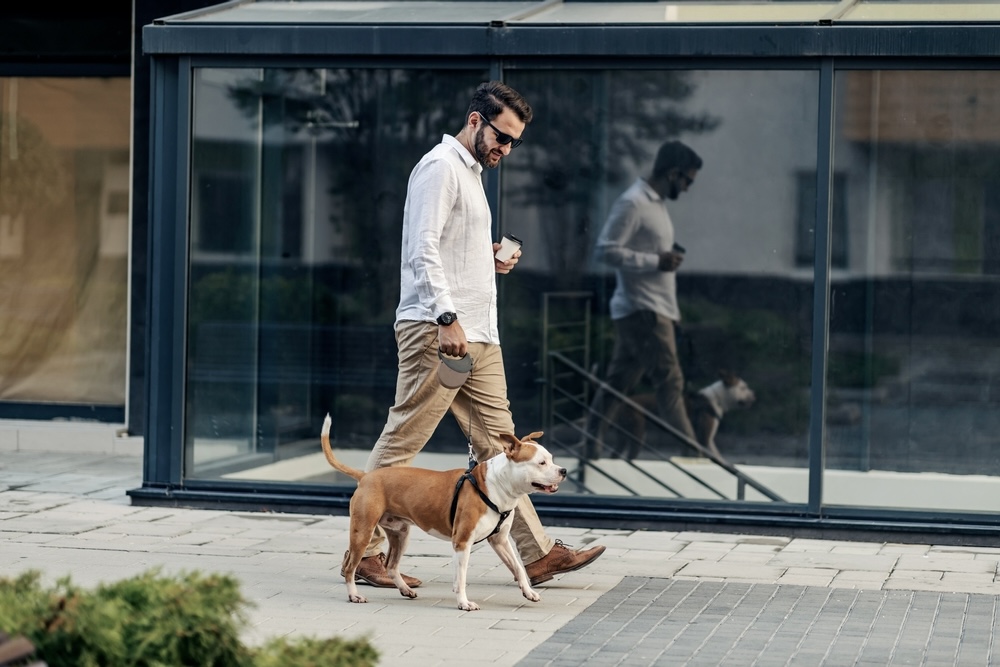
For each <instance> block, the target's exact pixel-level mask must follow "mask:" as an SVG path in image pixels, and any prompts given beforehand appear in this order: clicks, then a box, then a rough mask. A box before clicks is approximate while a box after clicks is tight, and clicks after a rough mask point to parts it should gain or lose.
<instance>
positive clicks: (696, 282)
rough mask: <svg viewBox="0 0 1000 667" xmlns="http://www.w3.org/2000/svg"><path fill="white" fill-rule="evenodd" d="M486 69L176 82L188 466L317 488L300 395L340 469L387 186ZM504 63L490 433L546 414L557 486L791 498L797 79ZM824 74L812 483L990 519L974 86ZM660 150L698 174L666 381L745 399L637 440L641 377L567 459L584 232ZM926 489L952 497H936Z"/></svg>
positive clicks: (208, 71)
mask: <svg viewBox="0 0 1000 667" xmlns="http://www.w3.org/2000/svg"><path fill="white" fill-rule="evenodd" d="M488 77H489V73H488V71H487V70H486V68H485V67H483V68H481V69H475V68H473V69H468V70H443V69H407V68H396V69H377V68H353V69H351V68H343V69H311V68H303V69H277V68H273V69H270V68H228V69H224V68H211V67H203V68H197V69H195V70H194V74H193V84H192V87H193V91H192V95H193V101H194V104H193V124H192V138H191V182H190V193H191V197H190V218H191V227H190V234H189V239H190V247H189V253H190V269H189V270H190V274H189V278H188V294H187V303H188V313H187V341H188V352H187V355H188V356H187V363H186V368H187V375H186V377H187V380H186V391H185V396H186V403H185V405H186V408H185V409H186V421H185V434H186V436H185V474H186V475H187V476H188V477H190V478H199V479H226V480H255V481H266V482H283V483H295V484H307V485H308V484H315V483H325V482H330V481H334V480H336V478H335V476H334V475H333V474H332V471H331V470H330V469H329V468H328V466H327V464H326V462H325V461H324V460H323V458H322V455H321V454H320V453H319V452H318V448H317V447H316V434H317V430H318V425H319V424H320V423H321V422H322V419H323V416H324V415H325V414H326V413H327V412H330V413H331V415H332V416H333V423H334V428H333V440H334V445H335V447H337V448H338V450H339V451H340V452H341V453H342V455H343V456H344V457H345V460H347V461H350V462H353V463H354V464H356V465H363V463H364V460H365V459H366V457H367V453H368V451H369V450H370V447H371V445H372V443H373V442H374V440H375V439H376V438H377V437H378V435H379V433H380V431H381V428H382V425H383V423H384V419H385V416H386V414H387V410H388V408H389V406H390V405H391V404H392V399H393V389H394V383H395V364H396V360H395V343H394V340H393V333H392V324H393V318H394V310H395V307H396V303H397V299H398V294H399V284H398V281H399V266H398V263H399V242H400V233H401V221H402V207H403V202H404V199H405V195H406V181H407V177H408V174H409V171H410V169H411V168H412V166H413V165H414V164H415V163H416V162H417V160H419V158H420V156H421V155H422V154H423V153H424V152H426V151H427V150H428V149H429V148H430V147H432V146H433V145H434V144H435V143H437V142H438V141H439V140H440V137H441V135H442V134H443V133H450V134H454V133H456V132H457V131H458V129H460V127H461V123H462V119H463V116H464V113H465V106H466V105H467V101H468V99H469V97H470V95H471V91H472V90H473V89H474V87H475V86H476V84H477V83H478V82H480V81H482V80H485V79H486V78H488ZM505 79H506V80H507V82H508V83H510V84H511V85H512V86H513V87H515V88H516V89H517V90H519V91H520V92H522V93H523V94H524V95H525V96H526V97H527V99H528V100H529V102H530V103H531V104H532V106H533V108H534V111H535V118H534V120H533V122H532V123H531V124H530V125H529V127H528V129H527V131H526V133H525V135H524V136H525V143H524V144H523V145H522V146H520V147H519V148H518V149H516V150H514V151H513V152H512V154H511V155H510V156H509V158H508V159H507V160H506V161H505V162H504V166H503V168H502V169H501V170H500V173H491V174H489V176H488V178H487V180H486V189H487V192H488V195H489V196H490V197H491V198H492V199H493V200H494V206H493V208H494V213H495V215H496V223H497V225H496V235H497V237H499V235H501V234H503V233H504V232H511V233H514V234H515V235H517V236H518V237H519V238H521V240H522V241H523V242H524V248H523V252H524V254H523V257H522V259H521V261H520V263H519V264H518V267H517V269H516V270H515V271H514V272H513V273H512V274H511V275H510V276H505V277H501V278H500V279H499V281H500V293H501V298H500V322H501V337H502V341H503V346H504V353H505V360H506V367H507V372H508V386H509V392H510V399H511V406H512V410H513V412H514V416H515V422H516V423H517V425H518V428H519V429H520V430H523V431H525V432H527V431H531V430H536V429H541V430H546V432H547V433H546V436H545V438H544V442H545V443H546V444H547V445H548V446H549V447H550V448H551V449H552V450H553V451H554V452H555V453H556V455H557V457H559V458H560V460H561V462H562V463H563V464H564V465H567V466H568V467H569V468H570V469H571V471H572V473H573V474H572V479H573V483H572V484H568V485H566V486H565V487H564V489H565V492H566V493H567V494H568V493H579V494H586V495H592V494H596V495H606V496H641V497H650V498H662V499H677V500H681V499H686V500H690V499H695V500H698V501H719V502H732V501H736V502H740V501H744V502H772V501H785V502H788V503H794V504H804V503H807V502H808V492H809V483H808V469H809V466H810V447H809V432H810V407H811V406H810V400H811V397H812V391H811V386H812V384H811V383H812V376H811V372H812V371H811V369H812V365H813V358H812V354H813V353H812V350H813V332H812V323H813V321H814V310H813V309H814V303H815V294H814V276H815V275H816V274H815V262H816V254H815V248H816V230H817V229H819V230H823V229H825V227H826V226H825V225H819V224H818V223H817V216H816V198H817V192H819V191H820V190H821V189H822V188H823V187H824V184H822V183H820V182H819V180H818V179H819V178H820V177H821V176H820V174H821V173H827V172H824V171H823V170H822V169H820V166H821V165H819V163H818V161H819V159H820V158H819V156H818V149H817V146H818V145H819V143H820V142H819V138H818V137H819V133H820V131H821V127H820V113H819V105H820V101H819V100H820V95H819V91H820V74H819V70H817V69H811V68H808V67H804V68H800V69H794V68H784V69H760V70H747V69H739V70H737V69H710V70H706V69H576V70H574V69H565V70H558V69H555V70H552V69H545V70H534V69H528V68H519V69H512V70H510V71H509V72H508V73H507V75H506V76H505ZM834 82H835V85H834V89H835V92H834V95H833V99H834V101H835V104H834V107H835V112H834V113H833V137H834V149H833V151H832V155H833V162H832V169H830V170H828V171H829V173H830V174H831V178H830V185H829V192H830V216H829V222H828V226H829V228H830V229H829V235H830V236H829V241H830V243H829V246H830V258H829V261H830V270H831V274H830V275H831V290H830V319H829V331H828V332H827V334H828V340H829V352H828V358H827V368H828V372H827V386H826V396H827V404H826V423H825V425H824V426H825V429H824V431H825V450H824V455H825V461H824V464H825V466H824V467H825V473H824V485H823V489H824V496H823V500H824V502H825V503H828V504H830V505H846V506H875V507H899V508H909V509H932V508H933V507H940V504H939V503H937V501H935V502H934V503H930V502H928V500H927V498H929V497H930V494H929V493H928V491H929V489H932V488H940V490H941V492H942V493H941V494H934V496H939V495H948V496H949V497H951V498H952V500H950V501H949V503H948V507H949V509H954V510H960V511H987V510H990V509H994V505H995V504H996V503H997V502H998V501H996V500H995V498H997V497H1000V496H998V495H997V494H996V493H993V490H994V488H995V483H996V477H997V474H998V472H1000V470H998V466H1000V459H998V455H997V454H996V447H994V446H993V445H994V444H995V443H993V439H994V438H993V437H992V436H991V435H990V434H991V433H994V432H996V431H997V428H995V426H996V424H994V423H993V422H994V421H996V417H995V410H993V409H992V408H993V407H994V406H995V404H996V400H997V399H996V396H995V395H994V394H996V393H997V392H995V391H993V384H994V383H993V378H994V375H995V373H994V372H993V371H992V370H991V368H992V367H993V366H995V365H996V363H994V362H993V359H994V357H996V356H997V355H998V349H997V345H996V344H995V342H994V341H993V336H992V333H993V332H994V331H995V330H996V318H997V315H998V312H997V306H996V303H997V302H998V295H995V294H994V293H993V292H994V290H995V280H994V279H993V277H992V276H995V275H996V274H997V266H1000V261H998V257H1000V255H998V253H1000V251H998V250H997V248H1000V245H998V242H997V239H1000V232H998V231H997V229H998V225H1000V199H998V197H997V195H996V193H997V192H1000V188H998V187H997V185H998V184H997V182H996V179H997V177H996V174H997V173H1000V169H998V168H997V167H998V165H997V164H996V163H997V162H998V159H1000V156H998V154H997V150H996V129H995V127H996V124H995V123H994V122H993V121H994V120H995V119H996V117H997V112H998V109H994V108H993V107H994V106H996V105H995V104H994V102H995V100H996V99H1000V98H998V94H1000V93H998V91H1000V77H998V76H997V74H996V73H995V72H988V71H985V72H984V71H960V72H956V71H947V72H943V71H870V70H850V69H844V70H838V72H837V74H836V77H835V79H834ZM670 139H680V140H682V141H683V142H685V143H686V144H688V145H689V146H691V147H692V148H693V149H694V150H695V151H696V152H697V153H698V154H699V155H700V156H701V158H702V159H703V161H704V164H703V167H702V169H701V170H700V171H699V172H698V175H697V179H696V181H695V183H694V184H692V185H691V187H690V189H689V190H688V191H687V192H686V193H684V194H683V195H682V196H680V197H679V198H678V199H677V200H675V201H669V202H668V210H669V212H670V215H671V218H672V220H673V222H674V227H675V231H676V237H677V240H678V242H679V243H680V244H682V245H683V246H684V247H685V249H686V255H685V260H684V264H683V266H682V268H681V270H680V271H679V272H678V278H677V284H678V298H679V302H680V307H681V311H682V320H681V324H680V328H679V336H678V348H679V355H680V358H681V362H682V366H683V368H684V372H685V376H686V380H687V383H688V387H689V391H690V392H691V393H695V392H697V390H698V389H700V388H702V387H705V386H709V385H711V384H713V383H714V382H715V381H716V380H717V379H718V377H719V374H720V372H723V371H730V372H732V373H735V374H736V375H738V376H739V377H741V378H742V379H743V380H744V381H745V382H746V383H747V384H748V385H749V387H750V388H751V389H752V390H753V392H754V394H755V399H756V400H755V401H753V403H752V405H750V406H735V407H733V409H731V410H729V411H727V412H726V413H725V414H724V415H723V418H722V420H721V422H719V425H718V432H717V435H716V436H715V441H716V443H717V444H718V447H719V450H720V451H721V454H722V458H721V460H717V459H713V458H712V457H711V456H708V455H707V454H706V452H704V451H699V450H698V449H697V448H696V447H694V446H693V445H692V444H691V443H687V442H684V441H683V440H682V439H678V438H676V437H672V436H671V435H670V434H669V433H668V432H667V430H665V429H664V428H663V427H662V425H661V424H660V422H659V421H658V420H657V419H656V417H655V410H654V409H653V408H652V403H651V401H650V400H649V398H650V396H649V393H650V386H651V383H652V380H653V378H650V377H646V378H644V379H643V381H642V382H640V384H639V385H638V386H637V388H636V389H635V390H634V391H633V392H632V393H631V394H630V395H629V399H631V401H632V403H631V404H628V405H631V406H632V408H633V409H631V410H625V411H624V412H621V413H620V414H619V418H618V419H617V420H616V424H615V426H614V428H612V429H611V430H610V432H609V433H608V434H607V442H606V443H605V444H606V445H609V447H610V451H612V452H619V453H620V454H611V455H607V454H602V455H590V454H588V453H587V450H586V448H584V447H581V446H580V443H581V442H582V441H584V440H585V439H586V437H587V434H586V432H585V429H584V428H583V425H584V422H585V417H586V413H587V409H588V404H589V400H590V398H591V397H592V395H593V392H594V390H595V387H596V386H597V383H598V382H600V380H601V379H602V376H603V373H604V372H605V370H606V368H607V364H608V361H609V357H610V352H611V348H612V345H613V339H614V329H613V326H612V323H611V319H610V316H609V305H608V304H609V299H610V296H611V292H612V290H613V288H614V285H615V276H614V272H613V271H612V270H611V269H610V268H609V267H607V266H605V265H603V264H602V263H601V262H600V261H598V260H597V259H596V258H595V254H594V245H595V241H596V239H597V237H598V235H599V233H600V231H601V228H602V226H603V224H604V221H605V219H606V217H607V215H608V211H609V209H610V207H611V204H612V202H613V201H614V200H615V198H616V197H617V196H618V195H619V194H621V192H623V191H624V190H625V189H626V188H628V187H629V186H630V185H631V184H632V183H633V182H635V180H636V179H637V178H645V177H648V176H649V173H650V169H651V167H652V161H653V157H654V155H655V153H656V150H657V148H658V147H659V145H660V144H661V143H662V142H664V141H666V140H670ZM825 260H826V258H825V257H821V258H820V263H821V266H822V264H823V263H825ZM695 409H696V408H694V407H691V408H690V410H691V411H692V419H694V414H693V411H694V410H695ZM626 451H628V452H630V453H629V454H628V455H625V452H626ZM465 453H466V452H465V445H464V439H463V436H462V435H461V432H460V431H459V429H458V428H456V425H455V424H454V423H453V422H452V421H451V420H447V419H446V420H445V422H443V423H442V425H441V427H440V428H439V430H438V433H437V434H436V436H435V438H434V439H432V441H431V442H430V443H429V444H428V446H427V448H426V450H425V452H424V453H423V454H421V457H423V458H421V459H418V461H419V464H421V465H428V466H431V467H459V466H462V465H464V460H465ZM954 484H962V485H963V488H964V489H965V491H966V492H965V493H954V494H949V493H947V491H948V490H949V489H951V488H952V485H954ZM935 485H937V486H935ZM973 489H975V490H976V492H975V493H972V492H970V490H973Z"/></svg>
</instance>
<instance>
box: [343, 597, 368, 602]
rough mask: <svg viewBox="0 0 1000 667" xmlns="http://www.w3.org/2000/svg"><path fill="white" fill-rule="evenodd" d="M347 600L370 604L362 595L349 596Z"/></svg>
mask: <svg viewBox="0 0 1000 667" xmlns="http://www.w3.org/2000/svg"><path fill="white" fill-rule="evenodd" d="M347 599H348V600H350V601H351V602H368V599H367V598H365V597H364V596H362V595H348V596H347Z"/></svg>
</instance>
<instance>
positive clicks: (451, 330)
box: [357, 81, 604, 588]
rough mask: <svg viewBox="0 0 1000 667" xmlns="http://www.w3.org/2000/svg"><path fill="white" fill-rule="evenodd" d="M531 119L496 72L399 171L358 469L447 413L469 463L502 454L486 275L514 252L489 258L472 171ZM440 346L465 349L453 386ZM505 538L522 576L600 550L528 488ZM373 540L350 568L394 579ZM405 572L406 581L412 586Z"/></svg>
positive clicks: (483, 208)
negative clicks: (377, 373) (388, 345)
mask: <svg viewBox="0 0 1000 667" xmlns="http://www.w3.org/2000/svg"><path fill="white" fill-rule="evenodd" d="M530 121H531V107H530V106H529V105H528V103H527V101H525V99H524V98H523V97H522V96H521V95H520V94H519V93H518V92H517V91H515V90H513V89H512V88H510V87H508V86H506V85H505V84H503V83H500V82H498V81H493V82H489V83H484V84H481V85H480V86H479V87H478V89H477V90H476V93H475V95H474V96H473V98H472V103H471V104H470V105H469V109H468V111H467V112H466V115H465V126H464V127H463V128H462V131H461V132H459V133H458V135H457V136H454V137H452V136H450V135H445V136H444V137H443V139H442V140H441V143H440V144H438V145H437V146H435V147H434V148H433V149H431V150H430V152H428V153H427V154H426V155H424V157H423V158H422V159H421V160H420V162H419V163H417V166H416V167H414V168H413V171H412V172H411V174H410V181H409V184H408V185H407V191H406V204H405V205H404V208H403V244H402V263H401V280H400V288H401V289H400V291H401V293H400V299H399V307H398V308H397V309H396V327H395V328H396V344H397V346H398V348H399V372H398V376H397V379H396V404H395V405H394V406H393V407H392V408H391V409H390V411H389V417H388V420H387V421H386V425H385V427H384V428H383V430H382V435H381V436H380V437H379V439H378V442H376V443H375V447H374V449H373V450H372V453H371V455H370V456H369V458H368V464H367V468H366V469H367V470H373V469H375V468H380V467H383V466H397V465H409V464H410V463H411V462H412V461H413V457H414V456H416V455H417V453H418V452H419V451H420V450H421V449H423V447H424V445H425V444H427V441H428V440H429V439H430V437H431V435H433V433H434V431H435V429H436V428H437V425H438V423H439V422H440V421H441V418H442V417H444V415H445V413H446V412H451V413H452V415H453V416H454V417H455V419H456V420H457V421H458V424H459V426H460V427H461V429H462V430H463V431H465V433H466V435H468V436H470V438H471V441H472V445H473V448H474V450H475V455H476V458H477V459H478V460H479V461H485V460H486V459H488V458H490V457H492V456H494V455H496V454H499V453H501V452H502V451H503V443H502V441H501V440H500V438H499V435H498V434H500V433H514V420H513V417H512V416H511V412H510V403H509V401H508V400H507V380H506V376H505V373H504V366H503V357H502V355H501V350H500V338H499V334H498V331H497V290H496V274H497V273H500V274H505V273H510V270H511V269H512V268H514V265H515V264H516V263H517V260H518V257H519V256H520V254H521V252H520V250H518V251H517V252H516V253H515V254H514V256H513V257H512V258H511V259H510V260H507V261H499V260H497V259H495V258H494V253H496V251H497V249H498V248H499V247H500V244H498V243H493V242H492V214H491V212H490V206H489V203H488V202H487V201H486V194H485V192H484V191H483V183H482V178H481V175H482V171H483V168H484V167H485V168H489V169H493V168H495V167H497V166H498V165H499V164H500V160H501V159H503V158H504V157H505V156H507V155H508V154H509V153H510V151H511V150H512V149H513V148H515V147H516V146H518V145H519V144H520V143H521V139H520V138H519V137H520V136H521V133H522V132H523V131H524V128H525V126H526V125H527V124H528V123H529V122H530ZM439 349H440V350H441V352H443V353H445V354H447V355H450V356H454V357H462V356H464V355H466V354H469V355H470V356H471V357H472V358H473V360H474V365H473V368H472V374H471V375H470V376H469V377H468V378H467V379H466V380H465V382H464V384H461V386H459V387H454V388H449V387H446V386H444V385H443V384H442V383H441V381H440V379H439V376H438V366H439V363H440V361H439V358H438V350H439ZM449 384H452V383H450V382H449ZM470 431H471V433H470ZM510 535H511V537H512V538H513V539H514V543H515V544H516V546H517V549H518V552H519V553H520V555H521V560H522V561H523V562H524V563H525V566H526V568H527V571H528V577H529V578H530V580H531V583H532V585H535V584H538V583H541V582H544V581H548V580H550V579H552V577H554V576H555V575H557V574H561V573H563V572H569V571H572V570H576V569H579V568H581V567H583V566H584V565H587V564H588V563H590V562H591V561H593V560H594V559H595V558H597V557H598V556H600V555H601V553H603V552H604V547H594V548H592V549H588V550H586V551H574V550H572V549H569V548H568V547H566V546H565V545H563V544H562V543H561V542H556V541H553V540H552V538H550V537H549V536H548V535H546V534H545V531H544V529H543V528H542V524H541V522H540V521H539V519H538V515H537V514H536V513H535V509H534V507H533V506H532V504H531V502H530V501H529V500H528V498H527V497H525V498H523V499H522V500H521V502H520V503H519V504H518V505H517V511H516V512H515V513H514V518H513V524H512V526H511V532H510ZM384 540H385V533H383V532H382V529H381V528H378V529H376V532H375V535H374V536H373V537H372V541H371V543H370V544H369V546H368V549H367V550H366V552H365V556H364V558H363V559H362V561H361V564H360V565H359V566H358V570H357V577H358V582H359V583H368V584H371V585H373V586H380V587H386V588H392V587H395V584H394V583H393V582H392V579H391V578H390V577H389V575H388V572H387V571H386V568H385V555H384V554H383V553H382V551H381V545H382V543H383V542H384ZM404 579H405V580H406V582H407V584H408V585H409V586H410V587H411V588H413V587H415V586H419V585H420V581H419V580H416V579H413V578H412V577H406V576H404Z"/></svg>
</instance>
